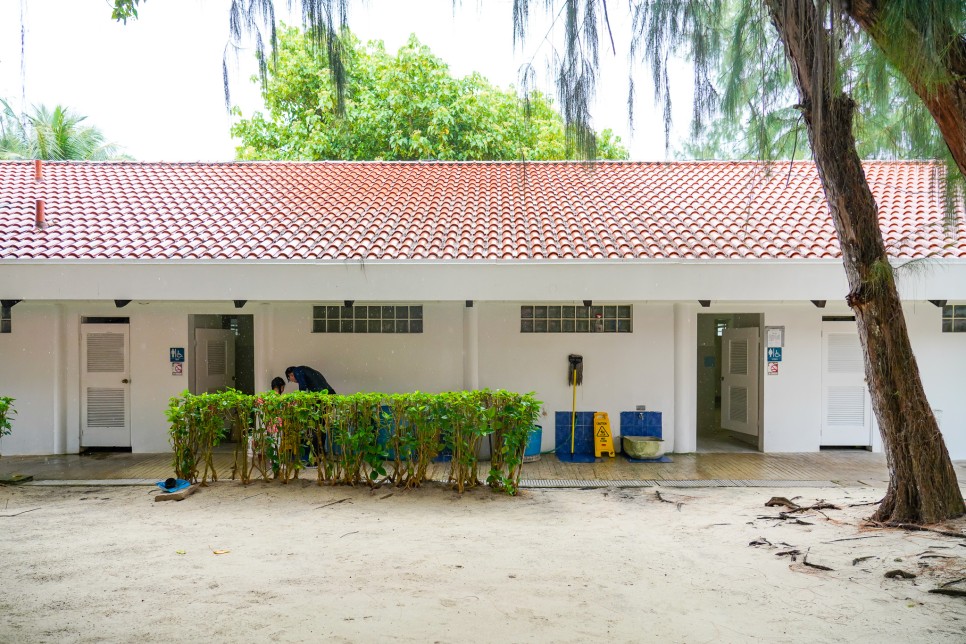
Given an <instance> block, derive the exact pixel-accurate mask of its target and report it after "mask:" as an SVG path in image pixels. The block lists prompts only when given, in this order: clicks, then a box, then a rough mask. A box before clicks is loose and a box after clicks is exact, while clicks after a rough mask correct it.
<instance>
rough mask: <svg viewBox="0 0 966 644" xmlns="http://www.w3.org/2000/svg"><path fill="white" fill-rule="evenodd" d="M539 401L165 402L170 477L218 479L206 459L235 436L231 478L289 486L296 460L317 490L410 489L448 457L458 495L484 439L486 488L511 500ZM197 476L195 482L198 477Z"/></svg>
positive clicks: (474, 481)
mask: <svg viewBox="0 0 966 644" xmlns="http://www.w3.org/2000/svg"><path fill="white" fill-rule="evenodd" d="M539 414H540V402H539V401H537V400H536V399H534V397H533V395H532V394H518V393H513V392H509V391H502V390H498V391H490V390H481V391H458V392H448V393H442V394H425V393H420V392H415V393H408V394H381V393H360V394H353V395H351V396H330V395H327V394H324V393H309V392H296V393H290V394H282V395H279V394H276V393H275V392H268V393H264V394H258V395H256V396H250V395H246V394H243V393H241V392H239V391H235V390H233V389H229V390H228V391H225V392H221V393H215V394H199V395H194V394H190V393H188V392H187V391H186V392H183V393H182V394H181V396H176V397H174V398H172V399H171V402H170V404H169V407H168V412H167V415H168V421H169V422H170V423H171V430H170V434H171V444H172V446H173V447H174V469H175V472H176V474H177V476H178V478H183V479H187V480H189V481H192V482H197V481H201V482H202V483H205V482H206V481H208V480H209V478H210V479H211V480H216V479H217V475H216V473H215V467H214V463H213V461H212V450H213V449H214V447H215V446H216V445H218V444H219V443H220V442H221V441H222V440H224V439H225V438H226V437H227V436H228V435H229V433H231V434H232V435H234V436H238V437H242V440H240V441H239V442H238V446H237V447H236V449H235V463H234V468H233V470H232V478H234V477H235V476H238V477H239V478H240V479H241V481H242V482H243V483H246V484H247V483H249V482H250V481H251V480H252V478H253V477H257V476H260V477H261V478H262V479H265V480H268V479H279V480H281V481H282V482H283V483H285V482H287V481H289V480H290V479H293V478H297V477H298V472H299V470H301V469H302V468H303V467H304V464H303V460H307V461H308V462H310V463H312V464H314V465H317V466H318V470H317V472H318V482H319V484H320V485H321V484H323V483H330V484H333V485H335V484H347V485H355V484H358V483H363V482H365V483H366V484H368V485H377V484H383V483H391V484H394V485H397V486H405V487H417V486H419V485H420V484H421V483H422V482H423V481H425V480H426V476H427V471H428V469H429V467H430V464H431V463H432V462H433V461H434V459H437V457H449V463H450V472H449V481H450V483H452V484H453V486H454V487H455V488H456V489H457V490H459V491H460V492H463V491H464V490H465V489H466V488H467V487H473V486H475V485H479V484H480V481H479V476H478V463H477V455H478V453H479V447H480V443H481V441H482V440H483V439H484V438H486V437H489V438H490V440H491V460H490V471H489V474H488V476H487V479H486V482H487V483H488V484H489V485H490V486H491V487H493V488H495V489H499V490H503V491H506V492H508V493H509V494H516V491H517V485H518V484H519V480H520V466H521V464H522V463H523V452H524V450H525V449H526V445H527V440H528V438H529V434H530V431H531V430H532V428H533V425H534V423H535V422H536V420H537V418H538V417H539ZM199 472H200V476H199Z"/></svg>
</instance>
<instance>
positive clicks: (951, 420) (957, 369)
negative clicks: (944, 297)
mask: <svg viewBox="0 0 966 644" xmlns="http://www.w3.org/2000/svg"><path fill="white" fill-rule="evenodd" d="M950 303H953V302H950ZM959 303H961V302H959ZM903 311H904V312H905V315H906V324H907V325H908V327H909V335H910V337H911V339H912V350H913V352H914V353H915V354H916V361H917V362H918V363H919V373H920V374H921V375H922V384H923V387H925V389H926V397H927V398H928V399H929V404H930V405H931V406H932V408H933V409H937V410H942V419H941V421H940V429H941V430H942V433H943V439H944V440H945V441H946V448H947V449H948V450H949V455H950V457H951V458H954V459H966V333H943V332H942V309H940V308H938V307H936V306H933V305H932V304H930V303H928V302H915V303H907V304H906V305H905V306H904V307H903Z"/></svg>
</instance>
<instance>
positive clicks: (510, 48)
mask: <svg viewBox="0 0 966 644" xmlns="http://www.w3.org/2000/svg"><path fill="white" fill-rule="evenodd" d="M229 4H230V3H229V0H147V2H146V3H143V6H142V8H141V10H140V19H138V20H136V21H131V22H129V23H128V24H127V25H122V24H118V23H115V22H114V21H112V20H111V18H110V2H109V0H0V97H2V98H6V99H7V100H8V101H10V102H11V104H12V105H13V106H14V108H15V109H16V108H19V107H20V105H21V102H22V97H23V96H24V95H25V96H26V102H27V105H28V107H29V106H31V105H36V104H41V103H43V104H46V105H48V106H53V105H56V104H61V105H65V106H68V107H70V108H72V109H73V110H74V111H75V112H77V113H80V114H84V115H86V116H87V117H88V123H89V124H91V125H94V126H96V127H98V128H100V129H101V131H103V132H104V133H105V134H106V135H107V137H108V138H109V139H110V140H112V141H114V142H116V143H118V144H120V145H121V146H122V147H123V148H124V150H125V151H126V152H127V153H128V154H130V155H132V156H133V157H135V158H137V159H139V160H145V161H154V160H165V161H199V160H200V161H217V160H231V159H232V158H234V146H235V144H234V143H233V142H232V140H231V136H230V134H229V128H230V124H231V119H230V117H229V115H228V113H227V112H226V110H225V103H224V93H223V90H222V55H223V53H224V51H225V47H226V44H227V42H228V6H229ZM276 4H277V5H278V6H279V7H280V8H284V6H285V4H286V2H285V0H276ZM534 5H535V6H538V7H540V8H541V9H542V6H543V3H542V2H534ZM615 5H619V6H616V7H615ZM511 6H512V2H511V0H463V1H462V4H461V7H460V8H459V9H457V10H456V11H455V15H454V10H453V6H452V0H367V1H366V0H356V2H354V3H351V9H350V26H351V28H352V29H353V31H354V32H355V33H356V34H357V35H358V36H359V37H360V38H361V39H362V40H370V39H379V40H383V41H385V43H386V46H387V48H388V49H389V50H390V51H393V52H394V51H395V50H396V49H398V47H399V46H400V45H401V44H402V43H404V42H405V41H406V39H407V38H408V36H409V34H410V33H415V34H416V35H417V37H418V38H419V39H420V40H421V41H422V42H424V43H425V44H427V45H428V46H429V47H430V48H431V49H432V51H433V53H435V54H436V55H437V56H439V57H440V58H442V59H443V60H445V61H446V62H447V63H449V65H450V68H451V71H452V73H453V74H454V75H455V76H465V75H466V74H469V73H470V72H472V71H478V72H480V73H481V74H483V75H484V76H486V77H487V78H488V79H489V80H490V82H492V83H494V84H496V85H498V86H501V87H507V86H509V85H511V84H517V74H518V69H519V68H520V66H521V65H522V64H523V63H525V62H527V61H529V60H534V62H535V64H536V67H537V69H538V71H540V72H542V71H543V70H544V69H545V68H546V61H547V59H548V56H549V54H550V52H551V48H550V46H549V45H548V44H547V43H545V42H544V35H545V34H546V33H547V32H548V29H549V25H550V20H549V19H543V18H541V19H539V20H537V21H535V22H534V23H533V25H532V26H531V30H530V35H529V36H528V39H527V41H526V43H525V44H524V46H523V48H522V50H521V47H520V46H517V47H516V48H514V45H513V36H512V30H511V22H512V20H511ZM414 7H415V8H414ZM417 8H418V9H417ZM609 8H610V10H611V12H612V15H611V19H612V21H613V23H614V36H615V39H616V40H617V54H616V56H615V55H614V54H613V53H611V52H610V50H609V49H608V50H607V51H606V52H603V47H602V52H603V53H602V67H603V72H602V80H601V85H600V88H599V90H598V101H597V106H596V108H595V110H594V126H595V127H596V128H597V129H598V130H600V129H603V128H608V127H609V128H611V129H612V130H614V131H615V132H617V133H618V134H619V135H620V136H621V137H622V139H623V140H624V143H625V145H626V146H627V147H628V148H629V149H630V150H631V157H632V158H634V159H641V160H664V159H665V154H664V135H663V125H662V123H661V119H660V117H659V115H658V114H659V112H658V111H657V110H655V109H654V108H653V105H652V100H651V86H650V84H649V83H648V82H647V80H646V77H645V75H644V73H642V72H641V71H640V70H639V69H638V71H637V75H636V78H638V79H639V80H638V81H637V87H638V96H637V105H638V108H637V110H636V112H635V116H634V127H635V131H634V135H633V137H631V135H630V132H629V127H628V117H627V107H626V103H627V76H628V71H629V69H628V63H627V45H626V42H627V32H628V31H629V28H628V18H627V16H626V14H623V13H621V12H622V11H624V10H625V9H626V4H625V3H610V4H609ZM615 13H616V14H617V15H614V14H615ZM21 15H23V16H24V21H23V22H24V24H25V27H26V28H25V30H24V31H23V34H21ZM21 36H22V37H23V44H24V46H23V49H24V55H23V56H21ZM253 60H254V58H253V53H252V52H251V51H245V52H242V53H241V55H240V59H239V62H238V64H235V63H231V64H230V65H229V70H230V77H231V89H232V103H233V104H235V105H239V106H240V107H241V108H242V110H243V112H244V113H245V114H246V115H250V114H251V113H252V111H253V110H255V109H257V108H258V107H259V105H260V98H259V96H258V91H257V88H256V87H255V86H254V85H253V84H252V83H250V82H249V80H248V78H249V77H250V76H251V74H252V72H253V70H254V62H253ZM540 80H541V83H542V84H543V85H544V89H550V87H549V84H548V81H547V80H546V79H545V78H541V79H540ZM681 85H682V86H683V85H686V83H681ZM687 90H688V88H687V87H682V88H681V91H684V92H686V91H687ZM687 103H688V98H687V95H686V94H684V95H683V99H682V98H677V99H676V104H677V106H678V110H677V111H676V117H675V118H676V121H677V126H678V127H679V128H680V129H681V130H682V131H686V125H687V121H688V116H689V110H690V107H689V105H688V104H687Z"/></svg>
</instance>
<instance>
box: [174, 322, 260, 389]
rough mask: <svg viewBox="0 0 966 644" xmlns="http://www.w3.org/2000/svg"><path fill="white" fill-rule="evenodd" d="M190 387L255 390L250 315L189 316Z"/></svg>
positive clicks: (252, 332) (253, 338)
mask: <svg viewBox="0 0 966 644" xmlns="http://www.w3.org/2000/svg"><path fill="white" fill-rule="evenodd" d="M188 334H189V337H190V338H191V342H189V348H188V388H189V390H190V391H191V393H193V394H202V393H211V392H215V391H223V390H225V389H227V388H228V387H231V388H233V389H237V390H239V391H241V392H242V393H245V394H254V393H255V322H254V316H251V315H189V316H188Z"/></svg>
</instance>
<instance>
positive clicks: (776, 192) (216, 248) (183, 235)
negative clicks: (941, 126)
mask: <svg viewBox="0 0 966 644" xmlns="http://www.w3.org/2000/svg"><path fill="white" fill-rule="evenodd" d="M865 168H866V174H867V175H868V178H869V183H870V185H871V187H872V192H873V193H874V194H875V196H876V199H877V200H878V203H879V216H880V222H881V226H882V232H883V236H884V238H885V241H886V244H887V247H888V249H889V252H890V254H891V255H893V256H896V257H906V258H908V257H922V256H927V255H930V256H936V257H960V258H966V236H964V235H963V233H962V232H960V231H962V230H963V226H964V214H963V210H962V208H961V207H960V208H959V209H958V210H957V212H955V213H954V214H955V217H954V219H955V221H954V223H955V224H956V225H955V226H953V227H952V228H950V227H949V226H948V225H947V226H946V227H945V228H944V216H943V214H944V213H943V209H942V203H943V202H942V198H941V197H942V194H943V185H942V168H941V167H940V166H938V165H936V164H932V163H924V162H901V161H872V162H868V163H866V164H865ZM37 199H44V200H45V206H46V221H47V227H46V228H45V229H43V230H38V229H37V227H36V226H35V224H34V213H35V203H36V200H37ZM945 221H947V222H948V220H945ZM839 256H840V251H839V245H838V242H837V241H836V239H835V232H834V228H833V226H832V222H831V220H830V218H829V215H828V210H827V207H826V204H825V199H824V195H823V192H822V187H821V185H820V183H819V181H818V177H817V174H816V172H815V168H814V166H813V164H812V163H810V162H796V163H792V164H788V163H783V164H776V165H774V166H772V168H771V171H770V172H767V171H765V169H764V168H763V167H762V166H761V165H759V164H756V163H753V162H718V161H715V162H690V161H689V162H675V163H642V162H601V163H597V164H593V165H588V164H581V163H567V162H543V163H526V164H524V163H444V162H416V163H382V162H365V163H346V162H321V163H276V162H259V163H78V162H44V163H43V179H42V180H41V181H39V182H38V181H35V179H34V164H33V162H0V259H5V260H9V259H54V260H62V259H66V260H70V259H75V258H77V259H172V260H181V259H239V260H253V259H277V260H343V259H367V260H399V259H443V260H458V259H467V260H479V259H482V260H529V259H597V258H599V259H753V258H773V259H831V258H837V257H839Z"/></svg>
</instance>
